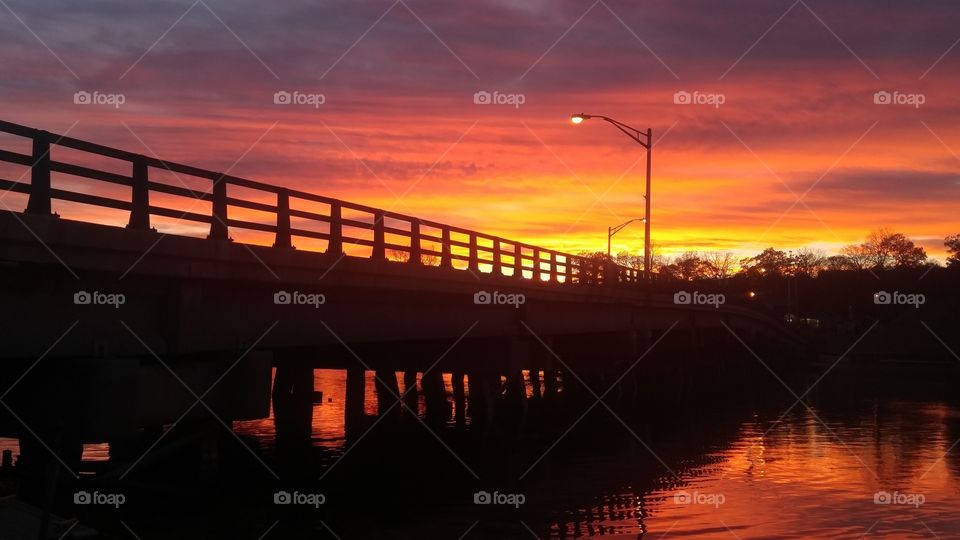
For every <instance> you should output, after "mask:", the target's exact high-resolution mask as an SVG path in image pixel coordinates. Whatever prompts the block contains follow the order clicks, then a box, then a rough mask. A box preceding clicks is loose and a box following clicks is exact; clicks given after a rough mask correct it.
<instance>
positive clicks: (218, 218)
mask: <svg viewBox="0 0 960 540" xmlns="http://www.w3.org/2000/svg"><path fill="white" fill-rule="evenodd" d="M207 238H210V239H212V240H229V239H230V235H229V231H228V230H227V179H226V177H225V176H223V175H221V176H220V178H217V179H216V180H214V181H213V211H212V212H211V215H210V235H209V236H208V237H207Z"/></svg>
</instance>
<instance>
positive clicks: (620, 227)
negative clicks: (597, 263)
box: [607, 217, 647, 259]
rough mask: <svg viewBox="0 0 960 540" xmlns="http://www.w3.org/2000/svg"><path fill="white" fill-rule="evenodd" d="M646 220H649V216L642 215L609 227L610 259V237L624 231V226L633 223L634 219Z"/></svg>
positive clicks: (608, 248) (608, 247) (608, 251)
mask: <svg viewBox="0 0 960 540" xmlns="http://www.w3.org/2000/svg"><path fill="white" fill-rule="evenodd" d="M646 220H647V218H642V217H640V218H633V219H631V220H629V221H626V222H623V223H621V224H619V225H617V226H616V227H607V258H608V259H609V258H610V239H611V238H613V235H615V234H617V233H618V232H620V231H622V230H623V228H624V227H626V226H627V225H629V224H631V223H633V222H634V221H646Z"/></svg>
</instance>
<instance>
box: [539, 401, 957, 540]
mask: <svg viewBox="0 0 960 540" xmlns="http://www.w3.org/2000/svg"><path fill="white" fill-rule="evenodd" d="M860 405H861V406H859V407H857V408H855V409H853V410H844V411H833V410H830V409H829V408H826V409H824V408H813V409H812V410H803V411H796V412H794V413H791V414H788V415H787V416H786V417H785V418H783V420H782V421H780V422H779V423H776V419H777V417H776V416H771V417H770V418H767V419H759V418H752V419H750V420H748V421H746V422H744V423H743V424H742V425H741V426H740V429H739V430H738V432H737V435H736V437H735V438H734V440H733V442H732V443H731V444H730V445H729V446H727V447H725V448H722V449H718V450H716V451H713V452H708V453H706V454H704V455H702V456H701V457H700V458H699V461H701V462H702V463H703V464H702V465H699V466H694V467H691V468H688V469H686V470H684V471H683V472H681V473H679V474H680V475H681V476H682V479H683V481H684V485H682V486H674V487H661V488H639V489H634V490H626V491H624V490H619V491H612V492H609V493H606V494H604V495H601V496H598V497H595V498H593V501H592V503H591V505H590V506H586V507H581V508H579V509H575V510H568V511H565V512H563V514H562V516H561V517H560V518H559V519H556V520H554V522H553V523H551V524H550V525H549V534H550V537H551V538H570V537H576V536H607V535H613V536H620V535H624V536H623V537H631V538H633V537H643V535H644V534H646V533H650V534H652V535H653V537H660V535H664V534H666V535H667V536H668V537H696V538H736V537H739V538H758V537H766V538H860V537H862V536H864V535H868V536H871V535H873V536H877V537H908V536H909V537H916V538H922V537H928V538H934V537H938V536H939V537H941V538H947V537H957V534H958V533H960V498H958V491H960V481H958V471H960V463H958V460H957V459H956V458H952V457H947V458H946V459H945V456H947V455H948V452H949V451H950V450H951V446H952V445H953V444H954V443H955V442H956V441H957V439H958V437H960V433H958V429H960V410H958V409H957V408H956V407H955V406H951V405H948V404H946V403H940V402H933V403H918V402H913V401H889V402H878V401H874V402H867V403H862V404H860ZM821 421H822V423H821ZM670 480H671V479H670V478H669V477H665V478H662V479H661V482H662V483H663V484H669V483H670ZM935 535H936V536H935Z"/></svg>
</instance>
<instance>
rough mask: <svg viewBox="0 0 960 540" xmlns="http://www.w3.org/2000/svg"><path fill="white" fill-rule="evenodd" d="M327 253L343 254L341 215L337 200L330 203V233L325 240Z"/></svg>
mask: <svg viewBox="0 0 960 540" xmlns="http://www.w3.org/2000/svg"><path fill="white" fill-rule="evenodd" d="M327 253H328V254H330V255H343V215H342V211H341V209H340V203H339V202H332V203H330V233H329V240H327Z"/></svg>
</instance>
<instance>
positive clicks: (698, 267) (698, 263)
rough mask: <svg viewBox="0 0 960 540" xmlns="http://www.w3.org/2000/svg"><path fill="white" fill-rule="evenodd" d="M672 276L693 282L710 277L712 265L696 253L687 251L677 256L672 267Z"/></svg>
mask: <svg viewBox="0 0 960 540" xmlns="http://www.w3.org/2000/svg"><path fill="white" fill-rule="evenodd" d="M670 270H671V272H672V274H673V275H674V276H675V277H676V278H677V279H681V280H683V281H692V280H694V279H702V278H706V277H710V263H708V262H707V261H706V260H705V259H703V258H702V257H700V256H699V255H698V254H697V252H695V251H687V252H685V253H682V254H680V255H678V256H677V258H676V259H674V260H673V264H671V265H670Z"/></svg>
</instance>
